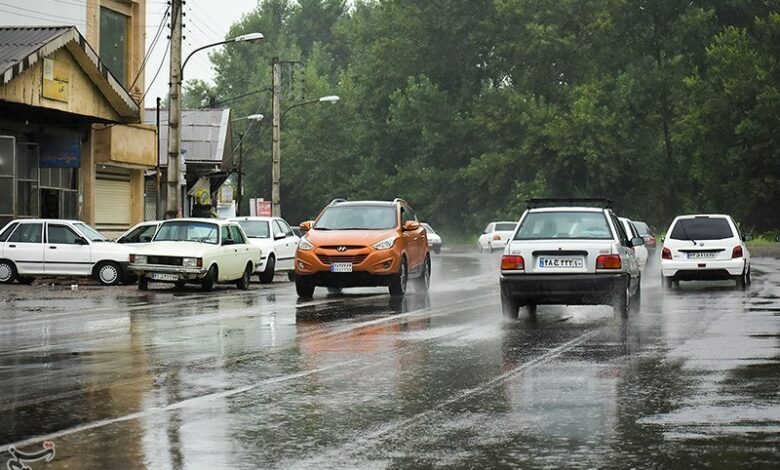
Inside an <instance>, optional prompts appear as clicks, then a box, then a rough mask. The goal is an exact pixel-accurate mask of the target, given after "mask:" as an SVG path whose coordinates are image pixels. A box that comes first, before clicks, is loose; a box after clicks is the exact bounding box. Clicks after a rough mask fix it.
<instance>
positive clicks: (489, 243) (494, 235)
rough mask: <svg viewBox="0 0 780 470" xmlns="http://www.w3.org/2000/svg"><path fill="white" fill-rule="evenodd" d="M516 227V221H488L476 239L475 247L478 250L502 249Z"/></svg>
mask: <svg viewBox="0 0 780 470" xmlns="http://www.w3.org/2000/svg"><path fill="white" fill-rule="evenodd" d="M516 227H517V222H512V221H500V222H490V223H489V224H488V225H487V227H485V230H483V231H482V235H480V236H479V239H478V240H477V249H478V250H479V251H480V252H483V251H487V252H492V251H493V250H503V249H504V246H506V243H507V242H508V241H509V239H510V238H512V234H513V233H514V232H515V228H516Z"/></svg>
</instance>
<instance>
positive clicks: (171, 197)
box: [165, 0, 183, 219]
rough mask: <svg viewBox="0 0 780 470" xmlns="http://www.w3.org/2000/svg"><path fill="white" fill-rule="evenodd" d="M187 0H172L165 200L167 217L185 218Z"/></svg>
mask: <svg viewBox="0 0 780 470" xmlns="http://www.w3.org/2000/svg"><path fill="white" fill-rule="evenodd" d="M182 3H183V0H171V67H170V81H169V83H168V94H169V97H170V109H169V110H168V168H167V170H168V171H167V173H168V174H167V176H168V183H167V186H168V188H167V189H168V191H167V194H166V198H165V202H166V204H165V218H166V219H171V218H174V217H181V216H182V209H181V187H180V184H179V175H180V174H181V161H180V160H179V158H180V147H181V127H180V125H181V74H182V67H181V39H182V38H181V36H182V16H183V15H182Z"/></svg>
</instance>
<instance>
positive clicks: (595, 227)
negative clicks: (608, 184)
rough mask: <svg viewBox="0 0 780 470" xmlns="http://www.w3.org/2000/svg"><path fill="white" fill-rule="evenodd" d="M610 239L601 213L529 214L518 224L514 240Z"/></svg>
mask: <svg viewBox="0 0 780 470" xmlns="http://www.w3.org/2000/svg"><path fill="white" fill-rule="evenodd" d="M548 238H557V239H561V238H562V239H568V238H578V239H583V238H584V239H596V240H607V239H611V238H612V231H611V230H610V229H609V224H608V223H607V218H606V217H605V216H604V214H603V213H602V212H576V211H566V212H531V213H529V214H528V215H527V216H526V217H525V219H523V222H522V223H521V224H520V230H518V231H517V234H516V235H515V240H541V239H548Z"/></svg>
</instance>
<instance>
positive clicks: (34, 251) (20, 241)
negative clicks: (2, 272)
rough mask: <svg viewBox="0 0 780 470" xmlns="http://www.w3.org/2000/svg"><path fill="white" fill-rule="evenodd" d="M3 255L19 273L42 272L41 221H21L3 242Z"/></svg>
mask: <svg viewBox="0 0 780 470" xmlns="http://www.w3.org/2000/svg"><path fill="white" fill-rule="evenodd" d="M3 256H4V257H5V258H8V259H10V260H11V261H13V262H14V264H15V265H16V270H17V271H18V272H19V274H43V272H44V270H43V222H22V223H20V224H19V226H18V227H17V228H16V230H14V232H13V233H12V234H11V236H10V237H8V241H7V242H6V243H5V249H4V250H3Z"/></svg>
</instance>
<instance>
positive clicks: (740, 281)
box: [737, 269, 750, 290]
mask: <svg viewBox="0 0 780 470" xmlns="http://www.w3.org/2000/svg"><path fill="white" fill-rule="evenodd" d="M749 285H750V269H746V270H745V272H743V273H742V274H741V275H740V276H739V277H738V278H737V289H740V290H745V289H747V286H749Z"/></svg>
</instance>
